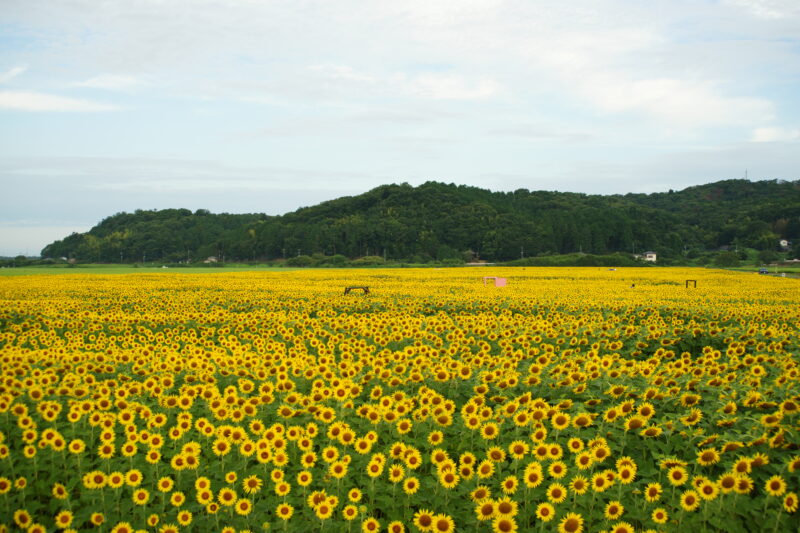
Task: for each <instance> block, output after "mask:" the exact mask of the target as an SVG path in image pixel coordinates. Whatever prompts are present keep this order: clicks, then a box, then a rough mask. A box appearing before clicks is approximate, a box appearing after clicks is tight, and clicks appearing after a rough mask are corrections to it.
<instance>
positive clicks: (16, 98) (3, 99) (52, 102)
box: [0, 91, 118, 112]
mask: <svg viewBox="0 0 800 533" xmlns="http://www.w3.org/2000/svg"><path fill="white" fill-rule="evenodd" d="M2 109H6V110H11V111H36V112H41V111H113V110H116V109H118V108H117V107H116V106H112V105H108V104H102V103H99V102H92V101H90V100H81V99H77V98H66V97H64V96H56V95H53V94H45V93H38V92H32V91H0V110H2Z"/></svg>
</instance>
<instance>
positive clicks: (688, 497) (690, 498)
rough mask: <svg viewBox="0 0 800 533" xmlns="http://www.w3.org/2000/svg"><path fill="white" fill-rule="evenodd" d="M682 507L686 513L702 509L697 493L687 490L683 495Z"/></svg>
mask: <svg viewBox="0 0 800 533" xmlns="http://www.w3.org/2000/svg"><path fill="white" fill-rule="evenodd" d="M681 507H682V508H683V510H684V511H694V510H695V509H697V508H698V507H700V497H699V496H698V495H697V492H695V491H693V490H687V491H685V492H684V493H683V494H681Z"/></svg>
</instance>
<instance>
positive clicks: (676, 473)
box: [667, 466, 689, 487]
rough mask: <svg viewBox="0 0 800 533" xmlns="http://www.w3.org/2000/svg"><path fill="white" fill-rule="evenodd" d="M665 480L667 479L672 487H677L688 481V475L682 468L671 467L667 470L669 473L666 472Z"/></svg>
mask: <svg viewBox="0 0 800 533" xmlns="http://www.w3.org/2000/svg"><path fill="white" fill-rule="evenodd" d="M667 479H669V482H670V483H671V484H672V485H673V486H675V487H679V486H681V485H683V484H684V483H686V482H687V481H689V475H688V474H687V473H686V469H685V468H683V467H682V466H673V467H672V468H670V469H669V472H667Z"/></svg>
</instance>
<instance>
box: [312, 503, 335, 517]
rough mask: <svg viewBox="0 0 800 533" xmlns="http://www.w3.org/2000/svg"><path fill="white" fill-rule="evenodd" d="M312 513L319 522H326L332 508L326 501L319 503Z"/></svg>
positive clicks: (331, 512)
mask: <svg viewBox="0 0 800 533" xmlns="http://www.w3.org/2000/svg"><path fill="white" fill-rule="evenodd" d="M314 512H315V513H316V515H317V518H319V519H320V520H327V519H328V518H330V517H331V515H332V514H333V506H332V505H330V504H329V503H328V502H327V501H324V502H322V503H320V504H319V505H318V506H317V508H316V509H314Z"/></svg>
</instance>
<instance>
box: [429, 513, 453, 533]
mask: <svg viewBox="0 0 800 533" xmlns="http://www.w3.org/2000/svg"><path fill="white" fill-rule="evenodd" d="M455 529H456V524H455V522H454V521H453V519H452V518H451V517H450V516H449V515H446V514H437V515H435V516H434V517H433V522H432V524H431V529H430V531H431V532H433V533H453V532H454V531H455Z"/></svg>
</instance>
